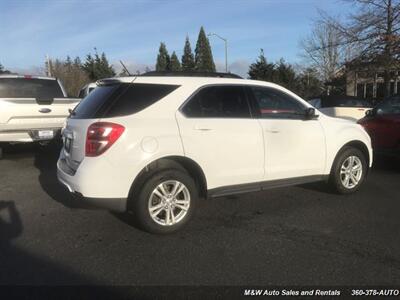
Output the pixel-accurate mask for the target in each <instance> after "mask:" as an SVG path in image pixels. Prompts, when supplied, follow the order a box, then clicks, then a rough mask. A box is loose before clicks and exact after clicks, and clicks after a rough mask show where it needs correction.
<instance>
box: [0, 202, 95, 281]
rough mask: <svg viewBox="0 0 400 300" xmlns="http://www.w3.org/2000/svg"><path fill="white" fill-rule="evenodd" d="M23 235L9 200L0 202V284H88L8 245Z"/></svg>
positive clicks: (21, 227)
mask: <svg viewBox="0 0 400 300" xmlns="http://www.w3.org/2000/svg"><path fill="white" fill-rule="evenodd" d="M22 232H23V225H22V220H21V217H20V214H19V212H18V210H17V208H16V206H15V203H14V202H13V201H1V200H0V285H15V284H22V285H36V284H39V285H49V284H50V285H52V284H74V283H80V284H85V283H86V284H89V283H91V282H92V281H90V280H88V279H85V278H82V277H81V276H79V275H77V274H75V273H73V272H70V271H68V270H67V269H66V268H62V267H60V266H57V265H56V264H54V263H50V262H48V261H46V259H44V258H40V257H37V256H35V255H31V254H29V253H27V252H25V251H24V250H21V249H18V248H17V247H15V246H14V245H12V241H13V240H14V239H16V238H17V237H19V236H20V235H21V234H22Z"/></svg>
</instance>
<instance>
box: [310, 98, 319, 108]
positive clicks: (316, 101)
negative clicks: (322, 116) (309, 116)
mask: <svg viewBox="0 0 400 300" xmlns="http://www.w3.org/2000/svg"><path fill="white" fill-rule="evenodd" d="M308 103H310V104H311V105H312V106H314V107H315V108H321V99H312V100H310V101H308Z"/></svg>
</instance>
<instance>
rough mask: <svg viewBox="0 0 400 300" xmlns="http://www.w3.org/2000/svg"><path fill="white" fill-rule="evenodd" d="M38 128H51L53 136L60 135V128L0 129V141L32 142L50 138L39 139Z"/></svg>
mask: <svg viewBox="0 0 400 300" xmlns="http://www.w3.org/2000/svg"><path fill="white" fill-rule="evenodd" d="M38 130H53V132H54V137H53V138H52V139H56V138H60V137H61V128H43V129H29V130H28V129H25V130H4V131H1V130H0V142H6V143H7V142H8V143H32V142H37V141H49V140H52V139H41V138H39V137H38V135H37V132H38Z"/></svg>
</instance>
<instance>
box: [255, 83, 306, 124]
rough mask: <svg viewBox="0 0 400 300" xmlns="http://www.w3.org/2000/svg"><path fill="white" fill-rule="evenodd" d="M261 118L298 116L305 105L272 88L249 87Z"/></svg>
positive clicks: (301, 113)
mask: <svg viewBox="0 0 400 300" xmlns="http://www.w3.org/2000/svg"><path fill="white" fill-rule="evenodd" d="M251 90H252V91H253V94H254V97H255V99H256V102H257V105H258V109H259V111H260V115H261V117H262V118H299V117H302V116H304V110H305V108H306V107H305V106H304V105H303V104H302V103H300V102H299V101H297V100H296V99H294V98H293V97H291V96H290V95H288V94H286V93H284V92H281V91H279V90H276V89H273V88H264V87H251Z"/></svg>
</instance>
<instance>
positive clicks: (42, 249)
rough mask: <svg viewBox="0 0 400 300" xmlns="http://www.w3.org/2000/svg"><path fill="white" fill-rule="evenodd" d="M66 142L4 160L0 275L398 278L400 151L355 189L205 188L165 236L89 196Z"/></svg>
mask: <svg viewBox="0 0 400 300" xmlns="http://www.w3.org/2000/svg"><path fill="white" fill-rule="evenodd" d="M58 151H59V149H58V148H57V147H56V146H52V147H40V146H35V147H32V146H14V147H11V148H8V149H6V153H5V157H4V159H3V160H0V284H23V285H141V286H143V285H196V286H198V285H212V286H218V285H240V286H244V285H263V286H267V285H397V286H398V285H399V284H400V233H399V229H400V218H399V211H400V210H399V208H400V165H399V164H398V163H397V162H394V161H393V160H391V159H380V160H378V161H377V162H376V164H375V166H374V168H373V169H372V171H371V173H370V176H369V178H368V182H367V183H366V184H365V186H364V187H363V188H362V189H361V190H360V191H359V192H358V193H356V194H353V195H348V196H339V195H335V194H332V193H329V192H327V191H326V189H325V186H324V185H323V184H311V185H304V186H299V187H291V188H280V189H275V190H269V191H265V192H259V193H253V194H243V195H238V196H234V197H226V198H219V199H213V200H206V201H203V202H201V204H200V205H199V208H198V211H197V214H196V216H195V218H194V219H193V220H192V221H191V222H190V224H188V226H187V227H186V228H185V229H184V230H182V231H180V232H178V233H176V234H173V235H168V236H157V235H151V234H148V233H146V232H143V231H141V230H139V229H137V228H136V227H135V222H134V220H133V219H132V217H131V216H130V215H124V214H113V213H110V212H107V211H102V210H93V209H86V208H81V206H80V203H77V202H76V201H75V200H73V199H72V198H71V197H70V196H69V194H68V193H67V192H66V190H65V189H64V188H63V187H62V186H60V185H59V184H58V182H57V179H56V166H55V165H56V160H57V156H58ZM93 180H95V174H94V175H93Z"/></svg>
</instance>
